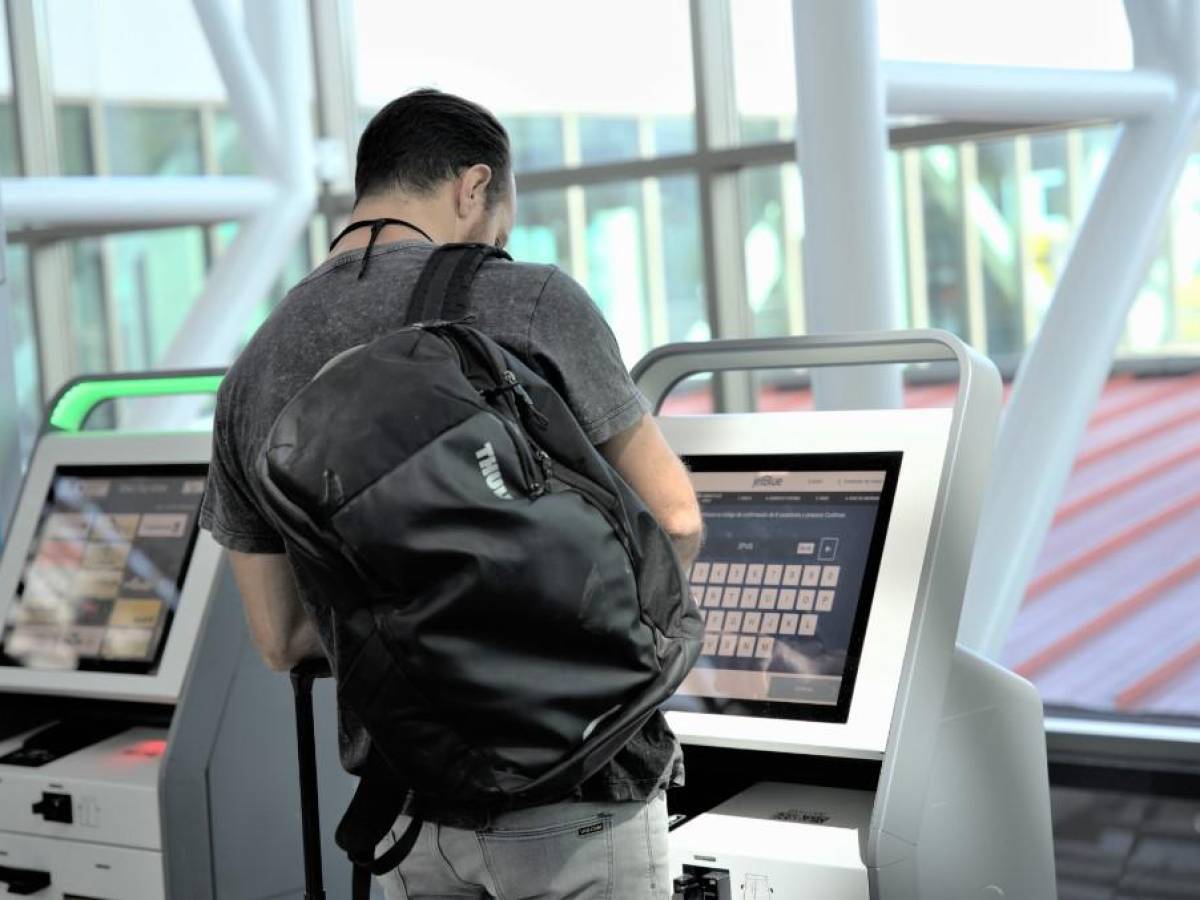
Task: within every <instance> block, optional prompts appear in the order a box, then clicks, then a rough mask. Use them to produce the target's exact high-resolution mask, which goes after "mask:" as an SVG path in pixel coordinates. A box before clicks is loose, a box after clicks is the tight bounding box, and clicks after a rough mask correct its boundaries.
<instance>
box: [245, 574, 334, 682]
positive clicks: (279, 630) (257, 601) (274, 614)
mask: <svg viewBox="0 0 1200 900" xmlns="http://www.w3.org/2000/svg"><path fill="white" fill-rule="evenodd" d="M229 559H230V562H231V563H232V564H233V577H234V579H235V580H236V581H237V586H238V589H239V590H240V591H241V594H242V606H243V607H244V609H245V610H246V622H247V623H248V624H249V626H250V636H251V638H253V640H254V646H256V647H257V648H258V652H259V653H260V654H261V655H262V658H263V660H264V661H265V662H266V664H267V665H268V666H270V667H271V668H272V669H274V670H275V671H277V672H281V671H284V670H286V669H290V668H291V667H292V666H294V665H296V663H298V662H300V661H301V660H304V659H308V658H309V657H311V656H320V655H321V653H322V650H321V644H320V641H319V640H318V639H317V631H316V628H315V627H314V626H313V623H312V619H311V618H309V615H308V613H306V612H305V611H304V607H303V606H302V605H301V604H300V597H299V596H298V595H297V593H296V581H295V576H294V575H293V574H292V565H291V563H289V562H288V558H287V557H286V556H285V555H284V554H282V553H239V552H238V551H236V550H230V551H229Z"/></svg>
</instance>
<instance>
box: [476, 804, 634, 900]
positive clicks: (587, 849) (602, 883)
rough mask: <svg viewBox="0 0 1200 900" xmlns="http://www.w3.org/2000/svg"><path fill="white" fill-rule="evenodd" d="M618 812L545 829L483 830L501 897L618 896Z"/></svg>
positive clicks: (600, 899)
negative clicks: (615, 861) (615, 835)
mask: <svg viewBox="0 0 1200 900" xmlns="http://www.w3.org/2000/svg"><path fill="white" fill-rule="evenodd" d="M612 827H613V826H612V816H610V815H608V814H606V813H600V814H597V815H594V816H589V817H587V818H581V819H574V820H573V821H571V822H567V823H564V824H556V825H549V826H545V827H541V828H527V829H515V830H499V831H483V832H480V833H479V843H480V846H481V848H482V850H483V856H484V859H485V860H486V862H487V867H488V871H489V872H490V873H491V876H492V878H493V880H494V881H495V883H496V890H497V893H498V897H499V900H553V898H561V897H572V898H578V900H614V898H613V895H612V883H613V838H612Z"/></svg>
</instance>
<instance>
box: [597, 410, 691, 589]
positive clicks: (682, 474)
mask: <svg viewBox="0 0 1200 900" xmlns="http://www.w3.org/2000/svg"><path fill="white" fill-rule="evenodd" d="M600 452H601V453H602V454H603V455H604V458H605V459H607V460H608V461H609V462H610V463H611V464H612V466H613V468H615V469H616V470H617V472H619V473H620V475H621V477H622V478H624V479H625V481H626V482H627V483H628V484H629V486H630V487H632V488H633V489H634V490H635V491H636V492H637V494H638V496H639V497H641V498H642V500H643V502H645V504H646V506H647V507H648V508H649V509H650V512H651V513H652V514H653V515H654V518H656V519H658V521H659V524H661V525H662V527H663V529H664V530H666V532H667V534H669V535H670V536H671V541H672V543H674V545H675V552H676V553H678V554H679V559H680V561H681V562H682V563H683V566H684V568H685V569H690V568H691V566H692V563H693V562H695V560H696V555H697V554H698V553H699V552H700V540H701V536H702V533H703V530H704V525H703V519H702V518H701V517H700V505H699V504H698V503H697V502H696V492H695V490H694V489H693V488H692V482H691V479H690V478H688V473H687V469H686V468H684V465H683V463H682V462H681V461H680V459H679V457H678V456H676V455H675V453H674V451H672V450H671V448H670V446H668V445H667V439H666V438H665V437H663V434H662V432H661V431H660V430H659V428H658V424H657V423H656V422H655V421H654V419H653V418H651V417H650V416H649V415H644V416H642V418H641V420H640V421H639V422H637V424H635V425H634V426H633V427H632V428H629V429H626V430H625V431H623V432H621V433H620V434H618V435H616V436H615V437H613V438H611V439H609V440H608V441H606V442H605V443H603V444H601V445H600Z"/></svg>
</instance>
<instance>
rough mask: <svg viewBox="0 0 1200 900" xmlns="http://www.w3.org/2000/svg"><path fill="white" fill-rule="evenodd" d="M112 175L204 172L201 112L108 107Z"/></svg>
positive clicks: (106, 112)
mask: <svg viewBox="0 0 1200 900" xmlns="http://www.w3.org/2000/svg"><path fill="white" fill-rule="evenodd" d="M104 130H105V135H106V137H107V142H108V148H107V149H108V173H107V174H110V175H200V174H201V173H202V165H201V158H200V113H199V111H198V110H195V109H160V108H154V107H147V108H138V107H134V106H108V107H105V109H104Z"/></svg>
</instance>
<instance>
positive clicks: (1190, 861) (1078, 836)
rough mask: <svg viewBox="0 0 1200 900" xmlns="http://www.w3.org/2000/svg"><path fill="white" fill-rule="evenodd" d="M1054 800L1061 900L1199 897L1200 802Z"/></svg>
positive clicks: (1112, 797)
mask: <svg viewBox="0 0 1200 900" xmlns="http://www.w3.org/2000/svg"><path fill="white" fill-rule="evenodd" d="M1051 793H1052V804H1053V809H1054V837H1055V856H1056V857H1057V864H1058V890H1059V894H1058V896H1059V900H1178V898H1183V897H1189V898H1200V800H1180V799H1172V798H1164V797H1154V796H1149V795H1144V794H1134V793H1121V792H1115V791H1114V792H1109V791H1094V790H1084V789H1081V788H1073V787H1072V788H1054V789H1053V790H1052V792H1051Z"/></svg>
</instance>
